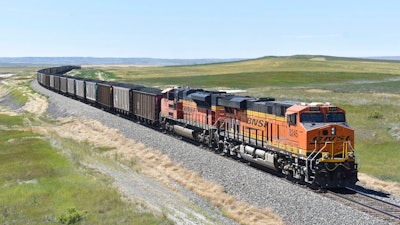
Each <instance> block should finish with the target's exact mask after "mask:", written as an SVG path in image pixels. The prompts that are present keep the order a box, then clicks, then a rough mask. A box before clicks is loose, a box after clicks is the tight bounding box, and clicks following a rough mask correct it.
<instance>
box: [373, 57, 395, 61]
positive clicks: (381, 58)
mask: <svg viewBox="0 0 400 225" xmlns="http://www.w3.org/2000/svg"><path fill="white" fill-rule="evenodd" d="M368 59H380V60H399V61H400V56H376V57H368Z"/></svg>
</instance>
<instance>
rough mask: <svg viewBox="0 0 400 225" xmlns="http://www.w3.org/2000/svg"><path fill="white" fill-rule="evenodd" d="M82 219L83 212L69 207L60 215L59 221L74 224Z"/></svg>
mask: <svg viewBox="0 0 400 225" xmlns="http://www.w3.org/2000/svg"><path fill="white" fill-rule="evenodd" d="M81 219H82V215H81V213H79V212H78V211H77V210H76V209H75V208H69V209H68V210H67V211H66V212H64V214H62V215H61V216H59V217H58V221H59V222H60V223H62V224H74V223H76V222H78V221H80V220H81Z"/></svg>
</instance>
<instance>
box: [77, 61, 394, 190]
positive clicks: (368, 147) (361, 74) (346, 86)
mask: <svg viewBox="0 0 400 225" xmlns="http://www.w3.org/2000/svg"><path fill="white" fill-rule="evenodd" d="M84 70H85V69H84ZM99 70H100V69H99ZM103 70H104V72H107V73H108V72H109V73H112V74H114V75H113V76H112V77H113V79H117V80H120V81H124V82H131V83H138V84H143V85H147V86H153V87H159V88H165V87H172V86H190V87H194V88H205V89H213V90H215V89H242V90H244V91H245V92H244V93H241V94H243V95H252V96H257V97H262V96H270V97H275V98H276V99H277V100H295V101H304V102H312V101H318V102H332V103H333V104H336V105H338V106H342V107H344V108H345V109H346V110H347V114H348V115H347V118H348V122H349V123H350V124H351V126H352V127H353V128H354V129H355V132H356V152H357V156H358V160H359V163H360V166H359V169H360V171H361V172H364V173H367V174H371V175H373V176H376V177H378V178H381V179H385V180H391V181H397V182H400V116H399V115H400V114H399V112H400V62H387V61H377V60H375V61H374V60H361V59H352V58H337V57H326V56H294V57H265V58H260V59H255V60H247V61H241V62H233V63H220V64H210V65H196V66H175V67H109V68H106V69H103Z"/></svg>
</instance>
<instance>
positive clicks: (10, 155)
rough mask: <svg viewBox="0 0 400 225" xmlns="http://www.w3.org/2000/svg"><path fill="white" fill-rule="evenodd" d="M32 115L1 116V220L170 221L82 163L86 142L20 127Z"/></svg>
mask: <svg viewBox="0 0 400 225" xmlns="http://www.w3.org/2000/svg"><path fill="white" fill-rule="evenodd" d="M30 116H31V115H30V114H28V113H21V114H19V115H17V116H9V115H6V114H0V124H1V126H0V187H1V189H2V191H1V192H0V224H48V223H50V224H57V223H58V224H61V222H63V223H65V224H72V223H76V222H78V221H74V220H73V219H76V220H79V223H80V224H171V222H170V221H169V220H168V219H167V218H165V216H163V215H154V214H152V213H148V212H146V209H145V208H143V205H140V206H139V205H136V204H135V203H133V202H128V201H125V200H122V198H121V195H120V193H119V191H118V190H117V189H116V188H114V187H112V184H111V181H110V180H109V178H107V177H105V176H104V175H101V174H99V173H98V172H96V171H95V170H91V169H88V168H86V167H84V166H82V165H83V164H82V162H85V161H84V160H88V159H91V158H93V156H91V154H95V152H96V151H95V150H93V149H92V148H91V147H90V146H89V145H88V144H87V143H76V142H74V141H73V140H69V139H63V138H60V137H57V136H54V134H49V135H48V136H46V137H45V136H42V135H39V134H36V133H33V132H29V131H22V130H20V129H19V128H22V127H24V126H25V125H24V120H26V119H28V120H29V118H30ZM36 122H37V121H36ZM42 123H46V122H42ZM101 150H103V151H105V150H107V149H101ZM74 210H76V211H74ZM71 218H72V219H71Z"/></svg>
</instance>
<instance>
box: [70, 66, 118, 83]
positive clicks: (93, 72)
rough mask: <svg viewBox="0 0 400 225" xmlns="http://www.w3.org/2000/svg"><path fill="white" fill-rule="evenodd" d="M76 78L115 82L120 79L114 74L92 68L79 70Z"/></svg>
mask: <svg viewBox="0 0 400 225" xmlns="http://www.w3.org/2000/svg"><path fill="white" fill-rule="evenodd" d="M75 76H77V77H84V78H88V79H94V80H115V79H117V78H118V77H117V76H116V75H115V74H113V73H112V72H109V71H105V70H100V69H92V68H83V69H81V70H78V71H76V73H75Z"/></svg>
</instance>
